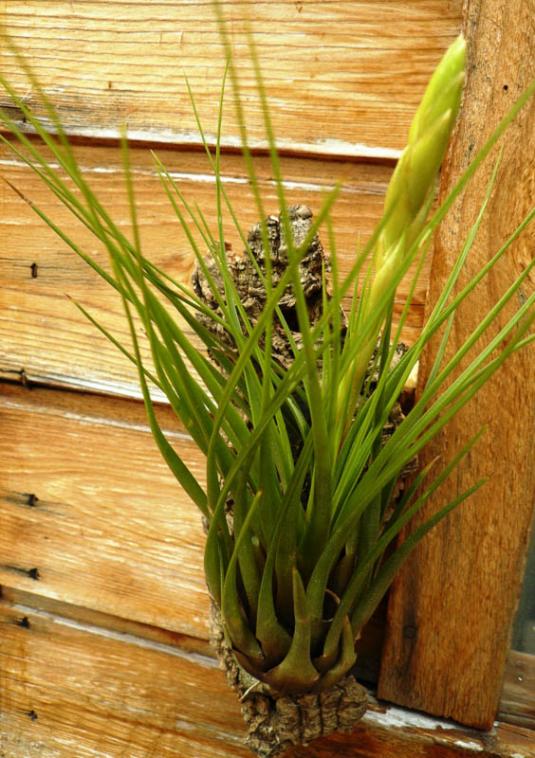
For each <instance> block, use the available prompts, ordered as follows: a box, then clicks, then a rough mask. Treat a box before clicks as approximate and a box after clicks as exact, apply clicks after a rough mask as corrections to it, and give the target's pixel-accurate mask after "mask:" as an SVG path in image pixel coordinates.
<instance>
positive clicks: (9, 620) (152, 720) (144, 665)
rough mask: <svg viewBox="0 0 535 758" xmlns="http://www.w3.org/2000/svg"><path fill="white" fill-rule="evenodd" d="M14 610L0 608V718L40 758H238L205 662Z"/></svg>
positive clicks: (235, 735)
mask: <svg viewBox="0 0 535 758" xmlns="http://www.w3.org/2000/svg"><path fill="white" fill-rule="evenodd" d="M22 610H23V611H24V612H25V615H24V618H26V625H25V626H22V625H21V624H20V618H21V615H20V614H21V609H19V608H18V607H14V608H10V607H6V605H5V604H2V608H1V610H0V618H1V637H2V647H1V651H0V660H1V677H2V689H1V694H0V698H1V700H0V703H1V711H2V713H3V714H7V716H8V717H12V718H13V717H14V716H15V717H18V719H17V721H18V723H19V724H20V727H19V729H20V731H17V732H16V734H17V736H18V737H19V738H20V737H21V736H25V737H26V738H29V739H31V741H32V742H33V743H34V744H35V745H36V746H37V745H38V746H39V749H40V750H42V751H43V752H42V753H41V755H57V754H58V752H59V755H64V756H68V755H70V756H72V755H76V756H80V758H85V756H104V755H106V756H108V755H112V756H119V755H121V754H122V755H125V751H128V753H127V754H128V755H129V756H132V758H138V757H139V758H141V757H143V758H145V757H146V756H158V758H159V756H162V758H163V757H164V756H165V757H166V758H167V756H173V757H175V756H176V758H179V756H180V757H183V758H197V757H198V758H209V757H210V758H211V756H221V758H223V757H224V758H226V757H227V756H229V757H230V756H233V755H236V756H244V757H245V756H247V751H246V750H244V749H243V748H242V747H240V745H239V739H240V734H241V731H242V727H241V722H240V713H239V705H238V702H237V699H236V698H235V696H234V695H233V693H232V692H231V691H230V690H229V689H228V688H227V686H226V683H225V680H224V675H223V673H222V672H220V671H219V670H218V668H217V664H216V662H215V661H214V660H212V659H211V658H204V657H203V656H200V655H192V654H187V653H184V652H182V651H181V650H180V649H179V648H172V647H169V646H166V645H162V644H157V643H149V642H147V641H143V640H140V639H137V638H136V637H133V636H131V635H120V634H117V633H115V632H111V631H106V630H103V629H101V628H98V627H91V626H89V625H82V624H76V623H75V622H72V621H69V620H67V619H62V618H61V617H56V616H54V615H53V614H49V613H46V612H33V613H32V612H31V611H28V612H27V613H26V609H22ZM208 705H209V707H206V706H208ZM0 723H1V722H0ZM15 723H17V722H15ZM25 727H26V728H25ZM3 731H4V732H5V731H6V730H5V727H4V729H3ZM0 744H1V743H0ZM36 749H37V747H36ZM45 751H47V752H45ZM54 751H57V752H54ZM11 755H13V754H11ZM15 755H16V753H15Z"/></svg>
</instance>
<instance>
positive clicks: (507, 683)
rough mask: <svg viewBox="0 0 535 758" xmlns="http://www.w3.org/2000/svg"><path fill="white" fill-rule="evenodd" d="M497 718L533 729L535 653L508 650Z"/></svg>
mask: <svg viewBox="0 0 535 758" xmlns="http://www.w3.org/2000/svg"><path fill="white" fill-rule="evenodd" d="M499 718H500V720H502V721H507V722H509V723H511V724H519V725H520V726H526V727H529V728H530V729H535V655H529V654H528V653H520V652H518V650H510V651H509V655H508V656H507V662H506V665H505V676H504V679H503V690H502V694H501V698H500V710H499Z"/></svg>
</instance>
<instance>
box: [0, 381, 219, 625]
mask: <svg viewBox="0 0 535 758" xmlns="http://www.w3.org/2000/svg"><path fill="white" fill-rule="evenodd" d="M85 400H86V398H84V397H83V396H82V397H79V396H78V393H69V394H67V395H63V394H62V393H58V392H53V391H44V390H21V389H11V388H8V387H6V386H4V388H3V390H2V396H1V397H0V415H1V427H2V435H1V442H0V446H1V455H0V457H1V459H2V462H3V465H2V478H1V499H0V511H1V517H0V521H1V523H2V529H1V531H0V556H1V559H0V564H1V565H0V584H4V585H6V586H8V587H15V588H18V589H21V590H27V591H29V592H33V593H37V594H42V595H44V596H46V597H50V598H57V599H61V600H62V601H64V602H66V603H72V604H73V605H76V606H85V607H87V608H91V609H93V610H98V611H102V612H104V613H110V614H113V615H115V616H119V617H122V618H125V619H131V620H133V621H138V622H143V623H145V624H152V625H155V626H159V627H163V628H165V629H170V630H174V631H177V632H182V633H185V634H189V635H191V636H194V637H204V638H206V636H207V623H208V622H207V610H208V600H207V594H206V589H205V586H204V573H203V566H202V554H203V541H204V539H203V534H202V528H201V521H200V515H199V513H198V512H197V510H196V508H195V506H194V505H193V504H192V503H191V502H190V501H189V499H188V498H187V496H185V495H184V492H183V491H182V489H181V487H180V486H179V485H178V483H177V482H176V480H175V479H174V477H173V476H172V474H171V473H170V471H169V470H168V468H167V466H166V464H165V462H164V461H163V459H162V458H161V456H160V453H159V452H158V450H157V448H156V446H155V444H154V441H153V439H152V436H151V434H150V431H149V429H148V427H147V424H146V421H145V414H144V409H143V407H142V405H140V404H138V403H132V402H128V401H122V402H120V401H116V402H112V401H109V400H108V401H106V400H105V399H104V398H102V399H101V400H100V401H99V402H95V400H93V402H89V403H87V402H85ZM112 406H113V407H112ZM162 424H164V425H165V427H164V428H166V430H168V431H169V432H170V434H169V436H170V439H171V442H172V443H173V444H175V445H177V446H178V447H179V450H180V453H181V454H182V455H183V456H184V459H185V460H186V461H187V463H188V464H189V465H190V466H191V467H192V469H193V471H194V472H195V474H196V475H197V476H198V477H199V479H201V480H202V479H203V473H204V472H203V462H202V458H201V456H200V454H199V453H198V452H197V450H196V448H195V447H194V446H193V445H192V444H191V442H189V440H188V438H187V437H185V435H184V434H183V433H182V432H181V431H180V430H179V429H178V428H177V424H176V422H175V423H174V424H173V421H172V418H171V414H170V413H168V412H166V413H164V414H163V416H162ZM30 495H33V496H34V498H35V499H34V501H31V500H30ZM31 502H33V503H34V504H33V505H31V504H30V503H31Z"/></svg>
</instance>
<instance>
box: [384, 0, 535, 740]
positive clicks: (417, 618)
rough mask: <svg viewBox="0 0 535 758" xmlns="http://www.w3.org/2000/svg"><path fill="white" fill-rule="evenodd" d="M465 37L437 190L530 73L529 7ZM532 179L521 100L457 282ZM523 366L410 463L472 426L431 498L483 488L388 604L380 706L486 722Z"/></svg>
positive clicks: (532, 413) (519, 434) (505, 605)
mask: <svg viewBox="0 0 535 758" xmlns="http://www.w3.org/2000/svg"><path fill="white" fill-rule="evenodd" d="M466 28H467V33H468V34H469V39H470V57H469V64H468V71H469V77H468V83H467V89H466V92H465V106H464V109H463V112H462V115H461V121H460V125H459V129H458V132H457V136H456V138H455V140H454V142H453V146H452V149H451V151H450V155H449V158H448V159H447V162H446V166H447V170H446V171H445V172H444V184H443V189H444V191H446V190H447V188H448V187H449V186H451V185H452V182H453V181H455V178H456V177H457V176H458V174H459V172H460V171H461V170H462V169H463V168H464V167H465V166H466V165H467V162H468V160H469V159H470V156H471V154H472V153H473V152H474V151H475V150H477V148H478V147H479V146H481V144H482V142H483V140H484V139H485V138H486V136H487V135H488V134H490V131H491V130H492V128H493V126H494V125H495V124H496V123H497V121H498V119H499V118H500V117H501V115H502V114H504V113H505V112H506V111H507V109H508V108H509V107H510V105H511V104H512V103H513V101H514V99H515V98H516V97H517V96H518V95H519V94H520V92H521V91H522V89H523V88H524V87H526V86H527V85H528V83H529V82H530V81H531V79H532V78H533V76H534V75H535V65H534V62H535V5H534V3H533V2H523V1H521V0H518V1H515V2H505V0H472V1H471V2H470V3H469V4H468V15H467V19H466ZM495 157H496V155H495ZM491 168H492V164H491V163H490V162H489V163H488V164H487V165H486V167H485V169H484V170H482V171H480V172H479V174H478V175H477V176H476V178H475V181H474V183H473V185H472V186H471V188H470V190H469V192H468V193H467V194H466V196H465V197H464V198H463V199H462V200H461V201H460V202H459V203H458V205H457V206H456V208H455V209H454V211H453V213H452V214H451V216H450V218H449V220H447V221H446V223H445V224H444V225H443V227H442V229H441V233H440V235H439V237H438V240H437V243H436V248H435V257H434V262H433V267H432V271H431V288H430V297H429V305H430V307H431V306H432V304H433V302H434V299H435V298H436V296H437V293H438V291H439V290H440V288H441V286H442V283H443V282H444V281H445V279H446V276H447V274H448V272H449V270H450V267H451V265H452V261H453V259H454V257H455V255H456V253H457V250H458V246H459V239H460V238H462V235H463V234H464V233H465V232H466V230H467V229H468V228H469V227H470V225H471V224H472V223H473V220H474V219H475V216H476V213H477V210H478V199H480V198H481V197H483V194H484V189H485V185H486V182H487V181H488V178H489V175H490V171H491ZM534 179H535V102H534V101H533V100H532V101H531V103H530V105H529V107H528V108H527V109H526V112H525V113H524V114H523V116H522V118H521V119H519V120H518V122H517V123H515V125H514V126H513V128H512V129H511V130H510V131H509V132H508V135H507V137H506V140H505V144H504V153H503V160H502V164H501V168H500V171H499V174H498V179H497V183H496V189H495V191H494V195H493V198H492V199H491V202H490V206H489V210H488V214H487V217H486V220H485V221H484V222H483V226H482V229H481V232H480V234H479V236H478V240H477V241H476V244H475V246H474V248H473V250H472V252H471V255H470V258H469V261H468V266H467V273H466V275H467V276H468V275H469V273H470V272H471V273H472V274H473V273H474V272H475V271H476V270H477V269H478V268H479V267H480V266H482V265H483V263H484V262H485V261H487V260H488V258H489V257H490V256H491V255H492V254H493V253H494V252H495V251H496V250H497V249H498V247H499V246H500V245H501V244H502V243H503V242H504V240H505V239H506V238H507V237H508V235H509V234H510V233H511V232H512V231H513V229H514V228H515V226H516V225H517V224H518V223H520V221H521V220H522V218H523V217H524V216H525V214H527V212H528V211H529V210H530V209H531V207H532V205H533V186H534ZM532 226H533V225H532ZM534 235H535V232H534V230H533V228H532V227H530V229H529V230H528V231H527V233H526V234H524V235H523V237H522V238H521V239H520V240H519V241H518V243H517V244H515V245H514V246H513V247H512V248H511V250H510V251H509V253H508V254H507V256H506V257H505V259H504V260H503V261H501V264H500V265H499V266H498V267H496V269H495V270H494V271H493V273H492V274H491V275H490V276H489V277H488V278H487V279H486V280H485V283H484V284H483V285H482V286H481V287H479V289H478V292H477V295H476V296H475V297H473V298H471V299H470V301H469V302H468V303H466V305H465V306H464V307H462V308H461V309H460V311H459V313H458V316H457V318H456V321H455V323H454V326H453V331H452V340H451V347H450V348H449V352H448V354H449V355H451V351H452V350H453V349H454V348H456V347H458V346H460V345H461V344H462V343H463V342H464V340H465V339H466V338H467V336H468V335H469V334H470V332H471V330H472V329H473V328H474V327H475V325H476V323H477V322H478V321H479V320H480V319H481V318H482V316H483V315H484V314H485V312H486V311H487V310H488V309H490V308H491V307H492V305H493V304H494V303H495V302H496V301H497V299H498V297H499V296H500V294H501V293H503V292H504V291H505V290H506V288H507V286H508V285H509V284H510V283H511V282H512V280H513V279H514V278H515V277H516V276H517V275H519V274H520V272H521V271H522V270H523V268H524V266H525V265H526V263H527V262H528V261H530V260H531V259H532V256H533V249H534V243H535V236H534ZM533 284H534V282H533V280H532V281H526V283H525V288H524V289H525V291H524V292H521V293H520V298H515V302H514V303H512V304H511V308H510V309H509V312H508V313H509V315H511V314H512V313H513V312H514V309H515V308H516V307H518V304H519V302H522V297H523V296H524V295H526V294H527V293H528V292H530V293H531V292H533ZM501 323H504V320H503V319H502V320H501ZM494 333H496V332H494ZM432 359H433V355H432V354H431V353H429V354H428V356H427V360H426V361H425V362H424V363H423V365H422V367H421V372H422V373H421V377H422V382H423V381H425V376H426V372H427V371H429V368H430V366H431V361H432ZM534 360H535V350H534V349H533V346H531V347H530V348H529V350H525V351H524V352H522V353H520V354H517V355H515V356H513V359H512V360H511V361H510V362H509V364H508V365H506V367H505V368H504V369H503V370H502V371H500V372H499V373H498V375H496V376H495V377H494V378H493V380H492V381H491V382H489V384H488V385H487V386H486V387H485V389H484V390H483V391H482V392H481V393H480V394H479V395H478V396H477V398H476V399H475V401H473V402H472V403H471V404H470V405H469V406H468V407H467V408H466V409H465V410H464V411H463V412H462V413H461V414H459V415H458V416H457V417H456V418H455V420H454V421H453V422H452V423H451V424H450V425H449V428H448V429H447V430H446V431H445V432H444V433H443V434H441V435H440V437H439V438H438V439H436V440H435V441H434V442H433V443H432V444H430V445H428V446H427V448H426V450H425V451H424V455H423V456H422V465H425V463H427V462H429V461H430V460H432V459H434V458H435V456H439V457H441V458H443V459H444V460H448V459H450V458H451V456H452V455H453V453H454V451H456V450H458V449H460V448H461V447H462V445H463V444H464V443H465V442H466V441H467V440H468V439H469V438H470V436H471V435H472V434H474V432H475V431H476V430H477V429H479V428H480V427H481V426H482V425H486V426H487V431H486V434H485V436H484V437H483V439H482V440H481V441H480V442H479V444H478V445H477V448H476V449H475V450H474V451H473V452H472V453H471V454H470V456H469V458H468V459H467V461H466V465H464V466H463V467H461V468H460V469H459V470H458V472H457V473H456V475H455V476H454V477H452V478H451V480H450V489H449V492H448V493H445V494H444V496H443V497H446V496H447V495H448V494H449V496H450V497H453V496H454V495H455V494H456V493H457V492H459V493H460V492H462V491H464V490H465V489H466V488H467V487H469V486H470V485H471V484H473V483H474V482H476V481H477V480H479V479H480V478H481V477H484V478H488V483H487V484H486V485H485V486H484V487H483V488H481V489H480V490H479V491H478V493H477V494H476V495H474V496H473V497H472V498H471V499H470V501H469V502H468V503H466V504H464V505H463V506H462V507H461V508H460V509H459V510H457V511H455V512H454V513H453V514H452V515H450V516H449V518H448V519H447V521H446V522H445V523H444V524H442V525H441V526H439V527H438V528H437V529H435V530H434V531H433V532H432V533H431V534H430V535H429V537H428V538H427V539H426V540H424V542H423V543H422V544H421V546H420V547H419V548H418V549H417V550H416V552H415V554H414V557H413V558H412V559H411V560H410V563H409V564H408V566H407V568H406V569H405V570H404V571H403V572H402V574H401V576H400V578H399V580H398V581H397V583H396V586H395V589H394V592H393V593H392V594H391V602H390V623H389V626H388V630H389V634H388V636H387V643H386V647H385V652H384V655H383V660H382V674H381V679H380V687H379V692H380V695H381V697H385V698H388V699H393V700H395V701H396V702H399V703H402V704H404V705H407V706H409V707H413V708H424V709H425V710H426V711H428V712H431V713H440V714H441V715H445V716H447V717H452V718H454V719H458V720H460V721H462V722H463V723H466V724H472V725H474V726H478V727H483V728H490V726H492V723H493V720H494V717H495V714H496V709H497V705H498V699H499V694H500V690H501V686H502V676H503V671H504V665H505V658H506V654H507V652H508V647H509V639H510V629H511V622H512V618H513V614H514V611H515V607H516V604H517V600H518V595H519V589H520V583H521V580H522V574H523V565H524V556H525V553H526V548H527V544H528V536H529V528H530V524H531V520H532V513H533V493H534V491H535V467H534V466H533V454H534V447H533V439H534V432H535V372H534V371H533V366H534ZM437 506H438V502H437V501H435V502H433V503H431V504H430V505H429V507H428V508H426V510H425V513H422V514H421V516H420V517H419V519H418V520H420V519H424V518H426V517H428V516H429V513H430V511H431V510H432V509H433V508H436V507H437Z"/></svg>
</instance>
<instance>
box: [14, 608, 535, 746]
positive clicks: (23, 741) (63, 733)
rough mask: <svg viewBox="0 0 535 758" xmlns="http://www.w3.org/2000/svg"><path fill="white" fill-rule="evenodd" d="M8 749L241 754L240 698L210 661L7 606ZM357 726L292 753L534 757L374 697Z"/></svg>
mask: <svg viewBox="0 0 535 758" xmlns="http://www.w3.org/2000/svg"><path fill="white" fill-rule="evenodd" d="M0 639H1V641H2V645H1V647H0V664H1V671H2V674H1V684H2V687H1V690H0V712H1V715H0V755H1V754H2V752H1V751H4V756H6V758H71V756H72V755H73V754H76V756H77V758H102V757H103V756H106V758H120V757H121V756H125V755H128V757H129V758H160V756H161V757H162V758H212V756H213V757H214V758H231V756H232V757H233V758H238V757H239V756H243V758H246V756H248V755H250V754H249V753H248V752H247V751H246V750H245V749H244V748H243V747H242V746H241V744H240V740H241V737H242V735H243V731H244V730H243V725H242V722H241V717H240V714H239V704H238V702H237V700H236V698H235V696H234V694H233V693H232V692H231V690H230V689H228V687H227V686H226V684H225V681H224V677H223V674H222V672H220V671H219V670H218V669H217V667H216V664H215V662H214V661H213V660H211V659H209V658H206V657H204V656H202V655H198V654H197V655H195V654H191V653H188V652H185V651H183V650H182V649H181V648H180V647H176V646H172V645H167V644H164V643H156V642H148V641H146V640H142V639H138V638H136V637H135V636H134V635H131V634H124V633H123V634H118V633H116V632H111V631H108V630H106V629H102V628H100V627H98V626H95V625H92V624H90V623H87V622H85V623H75V622H73V621H72V620H70V619H66V618H63V617H61V616H58V615H56V614H54V613H51V612H45V611H36V610H33V609H32V608H28V607H26V606H24V605H20V604H18V603H11V602H9V601H7V600H6V599H4V600H3V601H1V602H0ZM371 700H372V702H371V705H370V710H369V711H368V713H367V714H366V716H365V717H364V719H363V721H362V722H361V723H360V724H359V725H358V726H357V728H356V729H355V730H354V731H353V732H352V733H351V734H348V735H333V736H332V737H331V738H328V739H323V740H318V741H317V742H315V743H313V744H311V745H310V746H308V747H306V748H297V749H295V750H293V751H288V752H287V753H286V754H285V758H305V756H306V757H307V758H334V756H340V755H344V756H347V757H348V758H406V756H407V755H411V756H413V758H460V757H463V758H468V757H469V756H473V755H477V756H481V758H491V757H492V758H499V757H500V756H502V757H503V758H518V756H519V755H521V756H522V757H523V758H530V757H531V756H533V755H534V752H533V750H532V747H530V743H529V740H530V733H529V732H527V731H525V730H522V729H520V728H516V727H505V728H504V727H502V726H500V727H499V728H498V730H497V731H496V732H494V733H493V734H487V735H480V734H478V733H477V732H473V731H470V730H462V729H459V728H458V727H456V726H455V725H454V724H450V723H447V722H435V721H433V720H432V719H427V718H425V717H423V716H418V715H411V714H410V713H407V712H405V711H403V710H402V709H398V708H391V707H388V706H383V705H381V704H377V703H374V702H373V698H371Z"/></svg>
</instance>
